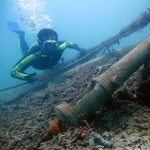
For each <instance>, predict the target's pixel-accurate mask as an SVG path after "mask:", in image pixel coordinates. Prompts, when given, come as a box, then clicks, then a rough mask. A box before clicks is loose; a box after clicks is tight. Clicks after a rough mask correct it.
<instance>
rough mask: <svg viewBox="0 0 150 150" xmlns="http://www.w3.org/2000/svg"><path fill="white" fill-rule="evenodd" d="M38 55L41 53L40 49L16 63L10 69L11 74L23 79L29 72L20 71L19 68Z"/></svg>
mask: <svg viewBox="0 0 150 150" xmlns="http://www.w3.org/2000/svg"><path fill="white" fill-rule="evenodd" d="M38 55H41V51H38V52H37V53H35V54H31V55H29V56H27V57H26V58H24V59H23V60H22V61H21V62H20V63H19V64H18V65H16V66H15V67H14V68H13V70H12V75H14V76H16V77H17V78H20V79H22V80H25V77H27V76H29V74H26V73H21V72H20V70H21V69H22V68H23V67H24V66H25V65H27V64H28V63H29V62H31V61H32V60H34V59H36V58H37V57H38Z"/></svg>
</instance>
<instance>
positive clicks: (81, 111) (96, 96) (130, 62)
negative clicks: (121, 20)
mask: <svg viewBox="0 0 150 150" xmlns="http://www.w3.org/2000/svg"><path fill="white" fill-rule="evenodd" d="M149 58H150V37H148V38H147V39H146V40H144V41H143V42H142V43H140V44H139V45H138V46H137V47H135V48H134V49H133V50H132V51H131V52H129V53H128V54H127V55H126V56H124V57H123V58H122V59H121V60H120V61H118V62H117V63H116V64H114V65H113V66H111V67H110V68H109V69H108V70H106V71H105V73H103V74H102V75H100V76H98V77H96V78H94V79H92V81H91V85H92V86H91V87H94V88H93V89H92V90H91V91H90V92H89V93H88V94H86V95H85V96H84V97H83V98H82V99H80V100H79V101H77V102H76V103H74V104H67V103H63V104H61V105H58V106H57V107H56V111H57V112H58V114H59V115H62V116H63V117H64V120H65V123H66V124H68V125H70V126H76V127H79V126H80V125H81V124H82V120H85V119H86V120H87V119H88V118H89V117H90V116H91V115H92V114H93V113H94V112H95V111H96V110H98V109H99V108H100V107H101V106H102V104H103V103H104V102H105V101H107V100H108V99H110V98H111V96H112V94H113V93H114V91H115V90H117V89H118V88H119V87H120V86H121V85H122V84H123V83H124V82H125V81H126V80H127V79H128V78H129V77H130V76H131V75H132V74H133V73H134V72H135V71H136V70H137V69H138V68H139V67H140V66H141V65H142V64H143V63H144V62H146V61H147V60H148V59H149Z"/></svg>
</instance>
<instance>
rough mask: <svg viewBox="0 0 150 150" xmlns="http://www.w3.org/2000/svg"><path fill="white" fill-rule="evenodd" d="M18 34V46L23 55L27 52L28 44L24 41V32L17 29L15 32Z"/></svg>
mask: <svg viewBox="0 0 150 150" xmlns="http://www.w3.org/2000/svg"><path fill="white" fill-rule="evenodd" d="M16 33H17V34H18V35H19V46H20V49H21V51H22V54H23V55H25V54H26V53H27V52H28V49H29V47H28V44H27V42H26V41H25V38H24V35H25V32H24V31H19V32H16Z"/></svg>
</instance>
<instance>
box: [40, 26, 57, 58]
mask: <svg viewBox="0 0 150 150" xmlns="http://www.w3.org/2000/svg"><path fill="white" fill-rule="evenodd" d="M37 37H38V42H39V46H40V47H41V50H42V51H41V52H42V54H43V55H53V54H54V51H55V46H56V45H55V43H56V42H57V41H58V35H57V33H56V32H55V31H54V30H52V29H42V30H40V31H39V32H38V35H37Z"/></svg>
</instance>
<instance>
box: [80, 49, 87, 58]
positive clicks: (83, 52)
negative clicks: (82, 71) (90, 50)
mask: <svg viewBox="0 0 150 150" xmlns="http://www.w3.org/2000/svg"><path fill="white" fill-rule="evenodd" d="M79 49H80V55H81V56H84V55H85V54H86V52H85V51H86V49H85V48H81V47H80V48H79Z"/></svg>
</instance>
